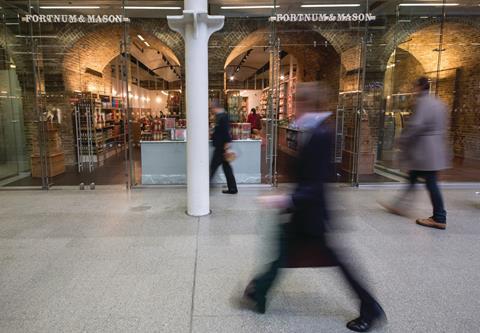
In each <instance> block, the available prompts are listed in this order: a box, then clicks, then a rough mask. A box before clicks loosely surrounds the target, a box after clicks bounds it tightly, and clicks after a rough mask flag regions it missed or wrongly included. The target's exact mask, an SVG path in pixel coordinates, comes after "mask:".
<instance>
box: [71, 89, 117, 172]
mask: <svg viewBox="0 0 480 333" xmlns="http://www.w3.org/2000/svg"><path fill="white" fill-rule="evenodd" d="M74 117H75V133H76V134H77V138H76V142H77V159H78V169H79V171H84V170H87V169H88V170H89V171H93V169H94V168H95V167H96V166H101V165H103V164H104V162H105V161H106V160H107V159H109V158H111V157H113V156H115V155H116V154H118V153H120V152H121V151H123V150H124V149H126V145H125V126H124V114H123V112H122V102H121V99H119V98H115V97H114V98H111V97H109V96H106V95H96V94H88V93H84V94H82V96H81V98H80V99H78V100H77V102H76V103H75V105H74Z"/></svg>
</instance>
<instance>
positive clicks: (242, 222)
mask: <svg viewBox="0 0 480 333" xmlns="http://www.w3.org/2000/svg"><path fill="white" fill-rule="evenodd" d="M240 190H241V191H240V194H239V195H238V196H225V195H222V194H220V193H218V192H219V191H220V190H219V189H213V193H212V198H211V201H212V210H213V213H212V215H210V216H208V217H204V218H192V217H188V216H186V215H185V213H184V210H185V190H184V189H144V190H135V191H132V192H131V193H127V192H125V191H124V190H123V189H121V188H118V189H97V190H95V191H78V190H51V191H49V192H41V191H3V192H1V191H0V332H179V333H180V332H209V333H211V332H232V333H233V332H329V333H330V332H347V330H346V329H345V328H344V327H345V322H346V321H347V320H349V319H351V318H353V317H354V316H355V315H356V301H355V300H354V299H353V298H352V296H351V293H350V292H349V290H348V289H347V288H346V286H345V284H344V283H343V281H342V278H341V275H340V274H339V272H338V271H337V270H335V269H332V268H321V269H295V270H286V271H285V274H284V276H283V278H282V279H281V280H280V281H279V283H278V284H277V285H276V287H275V290H274V291H273V292H272V295H271V299H270V306H269V309H268V312H267V314H265V315H263V316H262V315H256V314H253V313H250V312H247V311H245V310H241V309H237V308H236V307H235V306H234V305H233V304H232V297H235V296H237V295H239V293H240V291H241V288H242V287H243V286H244V284H245V283H246V282H247V281H248V279H249V278H250V277H251V276H252V274H253V273H254V272H255V270H256V269H258V267H261V265H262V264H263V263H265V260H266V259H265V258H266V257H267V256H268V253H269V251H268V250H269V248H270V246H269V234H271V230H272V229H273V228H274V226H275V223H276V219H275V217H274V213H273V212H271V211H265V210H261V209H259V208H258V207H257V206H256V205H255V197H256V196H257V195H260V194H266V193H271V192H272V190H270V189H261V188H241V189H240ZM284 190H285V189H283V190H276V191H273V192H278V191H284ZM394 195H395V191H394V190H366V189H351V188H336V189H335V196H334V198H333V200H332V201H333V208H334V209H333V210H334V212H335V215H336V217H337V219H336V220H337V221H338V223H337V225H338V227H337V228H335V229H334V231H333V232H332V236H333V238H334V239H337V240H338V242H339V243H338V244H341V247H342V250H343V251H348V253H351V255H350V256H349V258H350V261H351V262H352V264H356V265H357V266H362V269H361V271H359V274H360V275H361V276H362V277H363V278H364V279H365V280H366V281H367V282H368V284H369V285H370V286H371V287H372V289H374V290H375V293H376V295H377V296H378V298H379V299H380V300H381V302H382V304H383V305H384V308H385V310H386V312H387V315H388V317H389V323H388V325H387V326H386V327H385V328H382V329H379V330H377V332H399V333H404V332H435V333H436V332H478V330H479V327H480V319H479V317H478V314H479V313H480V196H475V194H474V191H473V190H472V191H468V190H447V191H445V197H446V202H447V207H448V210H449V225H448V230H447V231H438V230H431V229H426V228H422V227H419V226H417V225H415V224H413V223H412V222H411V221H409V220H408V219H404V218H401V217H396V216H391V215H389V214H387V213H386V212H384V211H382V210H381V209H380V208H379V206H378V205H377V203H376V200H377V199H385V198H392V197H393V196H394ZM417 205H418V207H417V208H415V210H414V211H415V212H417V213H418V215H419V216H428V213H429V210H430V209H429V205H428V198H427V196H426V194H425V193H424V192H420V193H419V195H418V200H417Z"/></svg>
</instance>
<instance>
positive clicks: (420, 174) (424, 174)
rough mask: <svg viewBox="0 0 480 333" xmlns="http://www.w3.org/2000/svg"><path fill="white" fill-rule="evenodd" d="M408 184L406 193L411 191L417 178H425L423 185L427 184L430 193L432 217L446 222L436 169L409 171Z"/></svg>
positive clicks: (440, 221)
mask: <svg viewBox="0 0 480 333" xmlns="http://www.w3.org/2000/svg"><path fill="white" fill-rule="evenodd" d="M409 178H410V186H409V187H408V189H407V195H408V194H409V193H411V192H412V191H413V190H414V188H415V184H416V183H417V180H418V178H423V179H425V185H426V186H427V190H428V193H429V194H430V200H431V202H432V206H433V219H434V220H435V221H436V222H438V223H446V222H447V212H446V210H445V206H444V204H443V198H442V193H441V192H440V188H439V187H438V184H437V171H415V170H412V171H410V174H409Z"/></svg>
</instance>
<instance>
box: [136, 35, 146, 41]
mask: <svg viewBox="0 0 480 333" xmlns="http://www.w3.org/2000/svg"><path fill="white" fill-rule="evenodd" d="M137 37H138V38H140V40H141V41H142V42H143V41H144V40H145V38H143V37H142V35H137Z"/></svg>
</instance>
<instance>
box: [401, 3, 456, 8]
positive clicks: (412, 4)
mask: <svg viewBox="0 0 480 333" xmlns="http://www.w3.org/2000/svg"><path fill="white" fill-rule="evenodd" d="M458 5H459V4H458V3H443V2H422V3H401V4H399V6H400V7H443V6H448V7H452V6H458Z"/></svg>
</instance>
